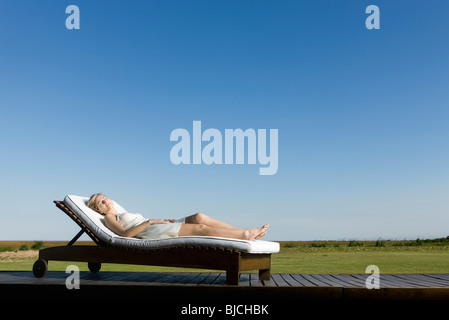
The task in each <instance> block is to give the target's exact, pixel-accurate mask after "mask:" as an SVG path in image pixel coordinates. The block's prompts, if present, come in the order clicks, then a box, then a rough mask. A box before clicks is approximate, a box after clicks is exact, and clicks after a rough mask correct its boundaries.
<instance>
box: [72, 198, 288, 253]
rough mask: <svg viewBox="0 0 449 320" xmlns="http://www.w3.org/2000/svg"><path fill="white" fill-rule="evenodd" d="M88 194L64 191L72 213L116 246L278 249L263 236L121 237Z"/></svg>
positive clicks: (245, 249) (119, 209)
mask: <svg viewBox="0 0 449 320" xmlns="http://www.w3.org/2000/svg"><path fill="white" fill-rule="evenodd" d="M88 200H89V198H88V197H80V196H75V195H67V196H66V197H65V198H64V203H65V204H66V205H67V207H69V208H70V210H72V212H73V213H75V214H76V215H77V216H78V218H79V219H80V220H81V221H83V223H84V224H85V225H86V226H87V227H88V228H89V229H90V230H91V231H92V232H93V233H94V234H95V235H96V236H97V237H98V238H99V239H101V240H102V241H104V242H106V243H109V244H111V245H114V246H118V247H127V248H133V247H134V248H136V247H137V248H142V249H157V248H167V247H176V246H183V245H194V246H204V247H209V246H214V247H218V248H224V249H232V250H238V251H242V252H248V253H276V252H279V243H277V242H272V241H264V240H253V241H249V240H238V239H231V238H221V237H201V236H189V237H174V238H168V239H160V240H146V239H145V240H144V239H137V238H127V237H121V236H119V235H117V234H115V233H114V232H112V231H111V230H110V229H108V228H107V227H106V225H105V224H104V219H103V216H102V215H100V214H99V213H97V212H95V211H93V210H92V209H90V208H88V207H87V202H88ZM113 202H114V208H115V209H116V210H117V211H118V212H119V213H123V212H126V210H125V209H124V208H123V207H122V206H120V205H119V204H118V203H117V202H115V201H113Z"/></svg>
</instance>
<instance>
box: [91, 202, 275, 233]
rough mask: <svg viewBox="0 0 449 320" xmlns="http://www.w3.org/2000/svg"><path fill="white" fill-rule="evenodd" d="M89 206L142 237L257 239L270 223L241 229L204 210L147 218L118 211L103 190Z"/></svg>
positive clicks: (111, 224) (115, 226)
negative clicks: (163, 217)
mask: <svg viewBox="0 0 449 320" xmlns="http://www.w3.org/2000/svg"><path fill="white" fill-rule="evenodd" d="M87 206H88V207H89V208H91V209H92V210H94V211H96V212H98V213H100V214H102V215H104V221H105V224H106V226H107V227H108V228H109V229H111V230H112V231H113V232H114V233H116V234H118V235H120V236H123V237H136V238H140V239H154V240H156V239H164V238H171V237H178V236H179V237H182V236H212V237H224V238H235V239H243V240H256V239H260V238H262V237H263V236H264V235H265V231H266V230H267V228H268V224H266V225H264V226H263V227H261V228H250V229H240V228H236V227H233V226H231V225H229V224H227V223H224V222H222V221H219V220H216V219H214V218H211V217H209V216H207V215H205V214H204V213H201V212H199V213H196V214H194V215H192V216H189V217H185V218H182V219H179V220H174V219H166V220H161V219H145V218H144V217H142V215H140V214H137V213H129V212H125V213H121V214H120V213H118V212H117V210H115V208H114V205H113V202H112V201H111V200H110V199H108V198H107V197H106V196H105V195H104V194H101V193H97V194H94V195H92V196H91V197H90V199H89V202H88V203H87Z"/></svg>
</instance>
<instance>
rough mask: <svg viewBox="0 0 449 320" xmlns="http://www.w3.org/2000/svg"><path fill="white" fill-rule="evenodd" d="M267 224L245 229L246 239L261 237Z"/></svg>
mask: <svg viewBox="0 0 449 320" xmlns="http://www.w3.org/2000/svg"><path fill="white" fill-rule="evenodd" d="M269 226H270V225H269V224H266V225H264V226H262V227H261V228H251V229H246V230H245V234H246V236H247V239H248V240H257V239H260V238H262V237H263V236H264V235H265V231H267V229H268V227H269Z"/></svg>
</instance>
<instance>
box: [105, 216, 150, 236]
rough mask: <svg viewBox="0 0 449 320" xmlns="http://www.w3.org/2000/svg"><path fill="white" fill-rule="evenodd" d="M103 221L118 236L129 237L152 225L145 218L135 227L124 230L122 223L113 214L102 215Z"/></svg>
mask: <svg viewBox="0 0 449 320" xmlns="http://www.w3.org/2000/svg"><path fill="white" fill-rule="evenodd" d="M104 221H105V223H106V227H108V228H109V229H111V230H112V231H113V232H114V233H116V234H118V235H119V236H122V237H129V238H132V237H134V236H135V235H136V234H139V233H141V232H142V231H143V230H145V229H146V228H148V227H149V226H150V225H152V223H151V222H150V221H151V220H147V221H145V222H143V223H141V224H139V225H137V226H135V227H132V228H129V229H128V230H125V228H123V227H122V225H121V224H120V223H118V221H117V218H116V216H115V215H113V214H107V215H106V216H105V217H104Z"/></svg>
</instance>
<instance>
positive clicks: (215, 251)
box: [33, 195, 279, 285]
mask: <svg viewBox="0 0 449 320" xmlns="http://www.w3.org/2000/svg"><path fill="white" fill-rule="evenodd" d="M87 201H88V198H87V197H80V196H74V195H67V196H66V197H65V199H64V201H54V203H55V204H56V206H57V207H58V208H59V209H61V210H62V211H63V212H65V213H66V214H67V215H68V216H69V217H70V218H72V219H73V220H74V221H75V222H76V223H77V224H78V225H79V226H80V227H81V231H80V232H79V233H78V234H77V235H76V236H75V237H74V238H73V239H72V240H71V241H70V242H69V243H68V244H67V245H66V246H58V247H50V248H44V249H42V250H40V251H39V259H38V260H37V261H36V262H35V263H34V265H33V274H34V275H35V276H36V277H38V278H41V277H43V276H45V274H46V272H47V270H48V261H50V260H53V261H79V262H87V263H88V268H89V270H90V271H91V272H94V273H95V272H98V271H99V270H100V268H101V263H120V264H139V265H154V266H170V267H185V268H202V269H213V270H225V271H226V284H228V285H238V283H239V276H240V272H241V271H248V270H259V280H269V279H270V269H271V254H272V253H277V252H279V243H277V242H271V241H264V240H253V241H247V240H238V239H229V238H219V237H200V236H189V237H175V238H169V239H161V240H142V239H137V238H127V237H121V236H118V235H117V234H115V233H113V232H112V231H111V230H109V229H108V228H107V227H106V226H105V224H104V221H103V217H102V216H101V215H99V214H98V213H96V212H95V211H93V210H91V209H90V208H88V207H87ZM114 207H115V208H116V210H117V211H118V212H119V213H122V212H125V211H126V210H125V209H123V207H122V206H120V205H119V204H118V203H117V202H114ZM83 233H86V234H87V235H88V236H89V237H90V238H91V239H92V240H93V241H94V242H95V244H96V245H94V246H86V245H82V246H76V245H73V244H74V243H75V242H76V241H77V240H78V238H79V237H80V236H81V235H82V234H83Z"/></svg>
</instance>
